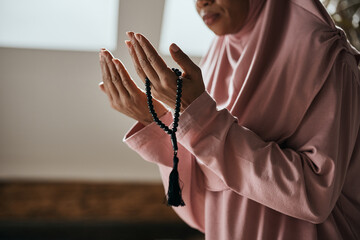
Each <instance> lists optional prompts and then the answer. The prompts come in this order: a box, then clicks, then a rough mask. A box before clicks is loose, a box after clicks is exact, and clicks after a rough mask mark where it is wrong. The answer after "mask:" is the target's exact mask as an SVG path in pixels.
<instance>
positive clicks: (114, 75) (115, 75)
mask: <svg viewBox="0 0 360 240" xmlns="http://www.w3.org/2000/svg"><path fill="white" fill-rule="evenodd" d="M104 55H105V56H106V63H107V66H108V68H109V71H110V74H111V81H112V83H113V84H114V86H115V87H116V89H117V91H118V94H119V95H120V96H129V92H128V91H127V90H126V88H125V87H124V86H123V84H122V80H121V78H120V74H119V72H118V71H117V69H116V67H115V65H114V62H113V61H112V60H113V59H114V57H113V56H112V55H111V53H110V52H108V51H106V52H105V53H104Z"/></svg>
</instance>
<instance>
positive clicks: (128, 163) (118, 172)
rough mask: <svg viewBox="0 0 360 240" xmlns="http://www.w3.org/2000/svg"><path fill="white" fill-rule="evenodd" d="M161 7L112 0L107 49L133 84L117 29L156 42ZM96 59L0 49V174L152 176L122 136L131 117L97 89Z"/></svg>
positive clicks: (94, 55)
mask: <svg viewBox="0 0 360 240" xmlns="http://www.w3.org/2000/svg"><path fill="white" fill-rule="evenodd" d="M163 8H164V0H152V1H147V0H134V1H130V0H125V1H120V4H119V20H118V21H119V25H118V26H119V28H118V44H117V49H116V50H115V51H113V54H114V55H115V56H116V57H118V58H120V59H121V60H122V61H123V62H124V64H125V65H126V66H127V68H128V70H129V71H130V74H131V76H132V77H133V78H134V79H135V80H136V81H137V83H138V84H139V86H142V82H140V81H139V79H138V78H137V75H136V73H135V71H134V68H133V66H132V63H131V59H130V58H129V55H128V51H127V49H126V46H125V44H124V40H125V39H127V37H126V35H125V32H126V31H129V30H132V31H136V32H141V33H143V34H144V35H145V36H147V37H148V38H149V40H150V41H151V42H152V43H154V45H155V46H156V47H157V46H158V45H159V39H160V32H161V21H162V16H163ZM165 58H166V61H167V62H168V63H169V65H170V66H175V65H172V64H173V63H172V62H171V59H169V57H166V56H165ZM98 59H99V57H98V52H84V51H59V50H36V49H17V48H0V115H1V119H0V179H32V180H33V179H37V180H91V181H94V180H95V181H136V182H139V181H140V182H144V181H145V182H149V181H150V182H159V181H160V178H159V173H158V170H157V167H156V166H154V165H153V164H149V163H147V162H145V161H143V160H142V159H141V158H140V157H139V156H138V155H137V154H136V153H134V152H132V151H131V150H130V149H129V148H128V147H127V146H126V145H125V144H123V143H122V139H123V136H124V135H125V133H126V131H127V130H128V129H129V128H130V127H131V126H132V125H133V124H134V121H133V120H132V119H129V118H127V117H125V116H124V115H122V114H120V113H118V112H116V111H114V110H112V109H111V108H110V105H109V103H108V100H107V97H106V96H105V95H104V94H103V93H102V92H101V91H100V90H99V88H98V83H99V82H100V81H101V75H100V68H99V63H98ZM194 61H195V62H198V61H199V59H197V58H195V59H194Z"/></svg>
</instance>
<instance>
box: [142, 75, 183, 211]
mask: <svg viewBox="0 0 360 240" xmlns="http://www.w3.org/2000/svg"><path fill="white" fill-rule="evenodd" d="M172 70H173V71H174V73H175V74H176V76H177V77H178V79H177V82H176V103H175V112H174V122H173V127H172V129H170V128H169V127H168V126H166V125H165V124H164V123H163V122H162V121H161V120H160V119H159V118H158V116H157V114H156V112H155V109H154V106H153V102H152V96H151V87H150V80H149V79H148V78H147V77H146V78H145V90H146V96H147V103H148V107H149V111H150V113H151V115H152V117H153V119H154V121H155V122H156V124H157V125H159V126H160V128H162V129H163V130H164V131H165V132H166V133H167V134H169V135H170V136H171V143H172V146H173V150H174V158H173V164H174V165H173V169H172V171H171V173H170V176H169V188H168V193H167V203H168V205H171V206H174V207H178V206H185V203H184V201H183V199H182V196H181V188H180V184H179V172H178V163H179V158H178V157H177V151H178V145H177V139H176V131H177V127H178V123H179V116H180V107H181V93H182V90H181V89H182V79H181V78H180V76H181V72H180V71H179V69H176V68H173V69H172Z"/></svg>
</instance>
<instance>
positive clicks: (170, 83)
mask: <svg viewBox="0 0 360 240" xmlns="http://www.w3.org/2000/svg"><path fill="white" fill-rule="evenodd" d="M127 35H128V37H129V38H130V41H126V44H127V46H128V48H129V52H130V55H131V57H132V60H133V64H134V66H135V69H136V72H137V74H138V75H139V77H140V78H141V79H142V81H145V78H146V77H148V78H149V79H150V82H151V85H152V86H151V92H152V95H153V96H154V97H155V98H156V99H158V100H160V101H161V102H163V103H165V104H166V105H168V106H169V107H172V108H173V107H174V106H175V98H176V79H177V77H176V75H175V74H174V73H173V71H172V70H171V68H169V67H168V66H167V65H166V63H165V62H164V60H163V59H162V58H161V57H160V56H159V54H158V53H157V51H156V50H155V48H154V47H153V46H152V45H151V43H150V42H149V41H148V40H147V39H146V38H145V37H144V36H143V35H141V34H138V33H137V34H134V33H133V32H127ZM170 53H171V56H172V58H173V59H174V60H175V62H176V63H178V64H179V66H180V67H181V68H182V70H183V75H182V77H183V91H182V98H181V110H182V111H183V110H184V109H185V108H186V107H187V106H189V105H190V104H191V103H192V102H193V101H194V100H195V99H196V98H197V97H198V96H200V95H201V94H202V93H203V92H204V91H205V86H204V83H203V79H202V75H201V70H200V68H199V67H198V66H197V65H196V64H194V63H193V62H192V61H191V60H190V58H189V57H188V56H187V55H186V54H185V53H183V52H182V51H181V50H180V49H179V47H178V46H177V45H175V44H172V45H171V46H170Z"/></svg>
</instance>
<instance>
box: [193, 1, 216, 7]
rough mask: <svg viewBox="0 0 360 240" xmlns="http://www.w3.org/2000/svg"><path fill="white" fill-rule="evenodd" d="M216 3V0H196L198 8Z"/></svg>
mask: <svg viewBox="0 0 360 240" xmlns="http://www.w3.org/2000/svg"><path fill="white" fill-rule="evenodd" d="M213 3H214V0H196V6H197V7H198V8H202V7H206V6H209V5H211V4H213Z"/></svg>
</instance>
